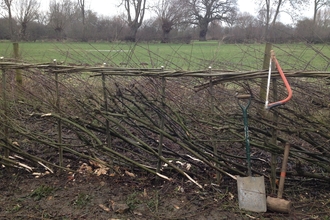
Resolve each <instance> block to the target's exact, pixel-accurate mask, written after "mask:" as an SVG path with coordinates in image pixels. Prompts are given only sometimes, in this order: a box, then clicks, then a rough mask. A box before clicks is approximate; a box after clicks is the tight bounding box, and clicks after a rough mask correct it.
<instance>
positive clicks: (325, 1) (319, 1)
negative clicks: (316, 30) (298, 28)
mask: <svg viewBox="0 0 330 220" xmlns="http://www.w3.org/2000/svg"><path fill="white" fill-rule="evenodd" d="M313 4H314V7H313V22H314V24H315V23H316V16H317V13H318V12H319V10H320V9H321V8H323V7H326V6H328V7H329V6H330V0H313Z"/></svg>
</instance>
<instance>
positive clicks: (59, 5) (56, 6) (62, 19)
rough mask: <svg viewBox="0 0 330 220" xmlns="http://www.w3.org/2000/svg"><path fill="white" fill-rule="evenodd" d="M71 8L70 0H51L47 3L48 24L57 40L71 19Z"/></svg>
mask: <svg viewBox="0 0 330 220" xmlns="http://www.w3.org/2000/svg"><path fill="white" fill-rule="evenodd" d="M73 6H74V5H73V3H72V2H71V1H70V0H61V1H57V0H52V1H51V2H50V3H49V14H50V15H49V23H50V25H51V26H52V27H53V29H54V30H55V32H56V35H57V40H60V39H62V37H63V36H62V35H63V32H64V29H65V27H66V26H67V25H68V23H69V22H70V19H71V18H72V15H73V12H74V7H73Z"/></svg>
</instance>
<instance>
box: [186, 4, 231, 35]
mask: <svg viewBox="0 0 330 220" xmlns="http://www.w3.org/2000/svg"><path fill="white" fill-rule="evenodd" d="M186 3H187V6H188V8H189V10H190V13H191V15H190V16H191V19H192V20H191V23H192V24H195V25H197V26H198V27H199V28H200V30H199V40H200V41H205V40H206V34H207V31H208V27H209V24H210V22H212V21H215V20H218V21H224V22H227V23H231V22H232V21H233V18H234V17H235V16H236V12H237V2H236V0H186Z"/></svg>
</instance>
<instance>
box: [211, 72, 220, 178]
mask: <svg viewBox="0 0 330 220" xmlns="http://www.w3.org/2000/svg"><path fill="white" fill-rule="evenodd" d="M209 73H210V74H211V73H212V67H211V66H210V67H209ZM209 89H210V96H211V97H210V108H211V122H212V124H213V117H214V115H215V113H214V97H215V96H214V85H213V78H212V76H210V85H209ZM215 132H216V131H215V129H214V128H213V126H212V131H211V144H212V147H213V154H214V156H215V157H217V155H218V149H217V144H216V141H215V140H214V137H215ZM217 166H218V165H217ZM216 178H217V182H218V183H220V180H221V176H220V172H219V171H216Z"/></svg>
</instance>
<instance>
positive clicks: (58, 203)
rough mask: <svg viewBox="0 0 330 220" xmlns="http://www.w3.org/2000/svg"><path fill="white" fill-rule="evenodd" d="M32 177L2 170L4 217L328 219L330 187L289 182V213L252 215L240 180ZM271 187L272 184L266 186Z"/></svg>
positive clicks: (311, 182) (124, 175)
mask: <svg viewBox="0 0 330 220" xmlns="http://www.w3.org/2000/svg"><path fill="white" fill-rule="evenodd" d="M77 167H78V171H77V172H75V173H70V172H66V171H62V172H60V173H57V174H46V175H44V176H37V177H36V176H34V175H32V174H31V173H28V172H26V171H23V170H19V171H18V170H15V169H13V168H10V169H9V168H2V169H1V171H0V181H1V184H0V192H1V195H0V196H1V197H0V219H106V220H108V219H123V220H124V219H209V220H216V219H217V220H218V219H329V218H330V212H329V210H330V189H329V184H328V183H322V182H319V181H316V180H312V179H311V180H295V179H288V181H287V182H286V189H285V190H286V192H285V198H286V199H290V200H291V201H292V202H293V210H292V212H291V213H290V214H280V213H274V212H270V211H268V212H266V213H253V212H247V211H243V210H239V208H238V200H237V187H236V182H235V181H234V180H232V179H230V178H228V177H224V178H223V179H222V183H221V184H220V185H217V184H212V183H206V182H205V183H203V187H204V188H203V189H199V188H198V187H197V186H196V185H194V184H193V183H191V182H189V181H187V180H186V179H181V178H180V176H174V177H173V181H172V182H169V181H166V180H165V181H164V180H156V179H155V178H154V177H153V176H151V175H150V174H147V173H137V174H134V176H133V174H132V173H131V172H125V171H124V170H120V173H121V175H118V174H116V175H99V176H98V175H96V174H93V173H90V172H89V171H88V170H87V171H86V170H83V171H82V170H81V169H80V168H81V165H80V167H79V164H78V165H77ZM267 188H268V186H267Z"/></svg>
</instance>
